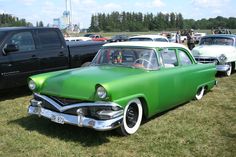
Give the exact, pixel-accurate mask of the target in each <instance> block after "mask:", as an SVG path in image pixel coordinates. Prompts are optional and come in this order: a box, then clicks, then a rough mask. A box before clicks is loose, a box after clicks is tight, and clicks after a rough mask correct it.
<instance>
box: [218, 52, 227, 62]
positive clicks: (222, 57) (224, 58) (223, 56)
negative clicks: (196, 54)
mask: <svg viewBox="0 0 236 157" xmlns="http://www.w3.org/2000/svg"><path fill="white" fill-rule="evenodd" d="M226 60H227V57H226V56H225V55H224V54H221V55H220V57H219V61H220V62H225V61H226Z"/></svg>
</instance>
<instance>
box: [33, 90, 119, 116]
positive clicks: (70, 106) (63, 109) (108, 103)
mask: <svg viewBox="0 0 236 157" xmlns="http://www.w3.org/2000/svg"><path fill="white" fill-rule="evenodd" d="M34 94H35V95H36V96H37V97H40V98H42V99H44V100H46V101H47V102H49V103H50V104H51V105H53V106H54V107H55V108H56V109H58V110H59V111H60V112H63V111H66V110H68V109H72V108H75V107H87V106H94V107H96V106H107V107H117V106H118V107H120V108H123V107H121V106H120V105H118V104H116V103H114V102H103V101H97V102H88V103H78V104H71V105H67V106H60V105H59V104H58V103H57V102H56V101H54V100H53V99H51V98H49V97H47V96H45V95H41V94H38V93H34Z"/></svg>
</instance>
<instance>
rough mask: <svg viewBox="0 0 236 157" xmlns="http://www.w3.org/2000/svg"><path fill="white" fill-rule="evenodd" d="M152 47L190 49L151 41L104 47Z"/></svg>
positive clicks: (114, 44) (112, 44) (113, 44)
mask: <svg viewBox="0 0 236 157" xmlns="http://www.w3.org/2000/svg"><path fill="white" fill-rule="evenodd" d="M126 46H129V47H150V48H156V47H178V48H184V49H188V48H187V47H186V46H184V45H182V44H178V43H169V42H149V41H136V42H132V41H130V42H129V41H126V42H117V43H108V44H105V45H103V47H126Z"/></svg>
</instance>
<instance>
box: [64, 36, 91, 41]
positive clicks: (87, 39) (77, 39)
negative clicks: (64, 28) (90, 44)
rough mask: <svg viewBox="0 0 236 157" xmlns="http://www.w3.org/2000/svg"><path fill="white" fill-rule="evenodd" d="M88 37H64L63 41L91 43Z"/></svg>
mask: <svg viewBox="0 0 236 157" xmlns="http://www.w3.org/2000/svg"><path fill="white" fill-rule="evenodd" d="M91 40H92V39H91V38H89V37H65V41H91Z"/></svg>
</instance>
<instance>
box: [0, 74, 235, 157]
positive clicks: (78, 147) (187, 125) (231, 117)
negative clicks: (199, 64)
mask: <svg viewBox="0 0 236 157" xmlns="http://www.w3.org/2000/svg"><path fill="white" fill-rule="evenodd" d="M216 79H217V81H218V85H217V86H215V87H214V88H213V89H212V90H211V91H210V92H208V93H207V94H206V95H205V96H204V97H203V98H202V99H201V100H200V101H189V102H187V103H185V104H183V105H181V106H179V107H177V108H175V109H173V110H169V111H167V112H164V113H162V114H158V115H156V116H154V117H153V118H152V119H150V120H148V121H145V122H143V124H142V125H141V126H140V128H139V131H138V132H137V133H136V134H134V135H131V136H128V137H121V136H119V135H118V134H117V133H116V132H114V131H108V132H98V131H94V130H92V129H88V128H79V127H77V126H70V125H60V124H55V123H53V122H51V121H48V120H47V119H43V118H38V117H32V116H28V115H27V107H28V105H29V100H30V99H31V98H32V95H31V92H30V91H28V90H27V89H25V88H21V89H17V90H15V92H14V93H11V94H10V93H3V94H1V100H0V115H1V118H0V123H1V125H0V137H1V138H0V156H24V157H25V156H157V155H158V156H234V155H235V154H236V149H235V144H236V142H235V138H236V132H235V131H236V125H235V124H236V119H235V114H236V103H235V102H236V97H235V95H236V84H235V82H236V73H233V74H232V75H231V76H230V77H225V76H221V75H218V76H217V78H216Z"/></svg>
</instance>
